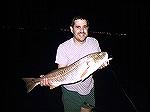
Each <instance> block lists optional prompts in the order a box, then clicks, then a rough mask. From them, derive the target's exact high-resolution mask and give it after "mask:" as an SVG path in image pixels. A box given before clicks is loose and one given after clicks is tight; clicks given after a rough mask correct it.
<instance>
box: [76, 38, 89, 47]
mask: <svg viewBox="0 0 150 112" xmlns="http://www.w3.org/2000/svg"><path fill="white" fill-rule="evenodd" d="M73 42H74V43H75V44H76V45H77V46H80V45H82V44H84V43H85V42H86V39H85V40H84V41H78V40H77V39H76V38H75V37H73Z"/></svg>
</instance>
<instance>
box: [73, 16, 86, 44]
mask: <svg viewBox="0 0 150 112" xmlns="http://www.w3.org/2000/svg"><path fill="white" fill-rule="evenodd" d="M88 28H89V27H88V25H87V21H86V20H84V19H78V20H75V21H74V26H73V27H70V29H71V32H72V33H73V35H74V38H75V39H76V40H77V41H78V42H83V41H84V40H85V39H86V37H87V36H88Z"/></svg>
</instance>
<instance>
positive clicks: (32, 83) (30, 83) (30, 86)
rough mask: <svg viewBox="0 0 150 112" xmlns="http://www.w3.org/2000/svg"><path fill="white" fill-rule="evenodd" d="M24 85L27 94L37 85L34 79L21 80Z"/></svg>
mask: <svg viewBox="0 0 150 112" xmlns="http://www.w3.org/2000/svg"><path fill="white" fill-rule="evenodd" d="M22 80H24V81H25V83H26V88H27V93H29V92H30V91H31V90H32V89H33V88H34V87H35V86H37V85H38V83H37V82H36V81H35V78H22Z"/></svg>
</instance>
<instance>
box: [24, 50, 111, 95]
mask: <svg viewBox="0 0 150 112" xmlns="http://www.w3.org/2000/svg"><path fill="white" fill-rule="evenodd" d="M111 59H112V58H108V54H107V52H95V53H91V54H88V55H86V56H84V57H82V58H81V59H79V60H77V61H76V62H74V63H73V64H71V65H69V66H66V67H62V68H58V69H55V70H52V71H51V72H49V73H47V74H46V75H44V77H41V78H22V79H23V80H24V81H25V82H26V87H27V92H28V93H29V92H30V91H31V90H32V89H33V88H34V87H36V86H37V85H39V84H40V81H41V80H43V78H45V77H46V78H48V81H49V82H50V84H51V85H50V89H53V88H55V87H58V86H60V85H64V84H72V83H77V82H79V81H83V80H84V79H86V78H87V77H89V76H90V75H91V74H92V73H93V72H95V71H96V70H97V69H102V68H103V67H105V66H107V65H108V64H109V60H111Z"/></svg>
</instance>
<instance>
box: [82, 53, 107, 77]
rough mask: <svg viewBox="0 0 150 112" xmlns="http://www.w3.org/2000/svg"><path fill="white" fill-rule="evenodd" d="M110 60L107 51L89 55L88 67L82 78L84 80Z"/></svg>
mask: <svg viewBox="0 0 150 112" xmlns="http://www.w3.org/2000/svg"><path fill="white" fill-rule="evenodd" d="M108 61H109V59H108V53H107V52H96V53H92V54H90V55H88V59H87V61H86V69H84V71H83V74H82V75H81V79H82V80H84V79H85V78H87V77H88V76H89V75H91V74H92V73H93V72H95V71H96V70H97V69H99V68H100V67H101V66H102V65H103V64H104V63H107V62H108Z"/></svg>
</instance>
